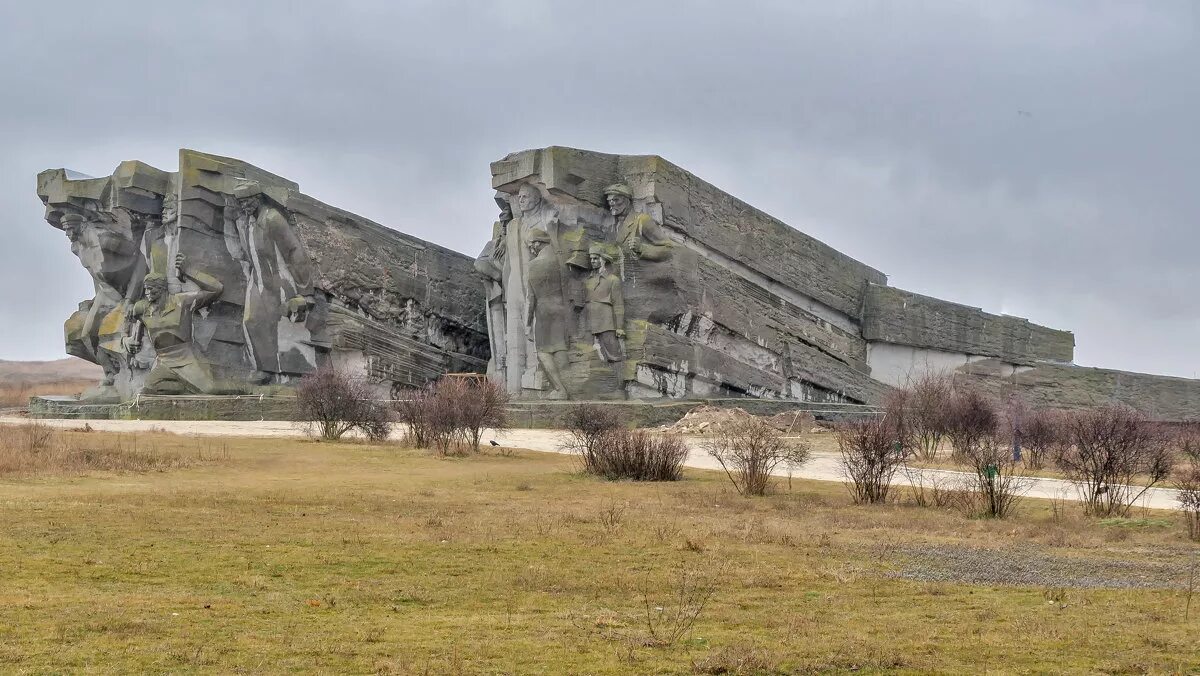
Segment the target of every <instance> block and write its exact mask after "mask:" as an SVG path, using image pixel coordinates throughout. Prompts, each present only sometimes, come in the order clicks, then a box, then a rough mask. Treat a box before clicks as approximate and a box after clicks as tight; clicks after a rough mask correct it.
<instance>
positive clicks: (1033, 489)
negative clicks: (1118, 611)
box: [0, 417, 1179, 509]
mask: <svg viewBox="0 0 1200 676" xmlns="http://www.w3.org/2000/svg"><path fill="white" fill-rule="evenodd" d="M28 422H30V421H29V419H27V418H7V417H3V418H0V424H15V425H20V424H24V423H28ZM41 422H44V423H46V424H48V425H53V426H55V427H66V428H72V427H82V426H83V425H84V424H85V423H86V424H88V425H90V426H91V427H92V429H94V430H97V431H103V432H150V431H162V432H171V433H173V434H181V435H185V436H219V437H300V436H303V435H304V433H303V431H301V430H300V429H299V428H297V427H296V425H295V424H294V423H290V422H281V421H276V420H246V421H240V420H239V421H234V420H86V421H84V420H60V419H45V420H41ZM394 436H395V435H394ZM491 439H495V440H496V441H497V442H498V443H500V444H501V445H504V446H511V447H513V448H525V449H529V450H531V451H546V452H550V453H562V452H564V451H563V450H562V449H561V445H562V441H563V432H562V431H561V430H526V429H514V430H507V431H505V432H502V433H500V434H499V435H494V434H491V433H488V434H485V435H484V440H491ZM687 442H688V447H689V448H690V450H691V452H690V454H689V455H688V459H687V466H688V467H695V468H698V469H715V470H719V469H720V465H718V464H717V462H716V461H715V460H713V459H712V457H710V456H709V455H708V454H707V453H705V452H704V451H703V450H702V449H701V448H700V440H698V439H688V440H687ZM779 474H780V475H781V476H782V475H783V474H784V472H779ZM919 474H920V476H921V477H922V480H923V481H925V482H926V483H927V484H928V483H929V482H931V481H933V480H938V481H941V482H943V483H949V482H953V481H961V480H964V479H965V478H967V477H968V475H967V474H965V473H963V472H953V471H946V470H933V469H923V470H919ZM794 476H795V477H796V478H798V479H813V480H816V481H838V482H841V481H843V480H844V479H843V477H842V470H841V465H840V462H839V459H838V456H837V454H834V453H828V452H825V453H819V452H818V453H813V455H812V458H811V459H810V460H809V461H808V462H806V463H805V464H804V465H803V466H802V467H800V468H798V469H797V470H796V471H795V472H794ZM1028 481H1029V487H1028V490H1027V491H1026V492H1025V495H1026V496H1028V497H1032V498H1055V499H1059V500H1066V501H1072V502H1073V501H1077V500H1078V499H1079V496H1078V494H1077V492H1076V490H1075V487H1074V486H1073V485H1072V484H1071V483H1070V482H1067V481H1063V480H1061V479H1046V478H1030V479H1029V480H1028ZM894 483H896V484H900V485H907V484H908V483H909V481H908V479H907V478H906V477H904V476H899V475H898V476H897V477H896V479H895V481H894ZM1176 495H1177V491H1175V490H1172V489H1169V488H1152V489H1150V490H1148V491H1146V493H1145V494H1144V495H1143V496H1142V498H1141V499H1140V500H1138V503H1137V506H1139V507H1145V508H1149V509H1178V508H1179V503H1178V501H1177V498H1176Z"/></svg>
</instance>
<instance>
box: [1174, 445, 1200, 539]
mask: <svg viewBox="0 0 1200 676" xmlns="http://www.w3.org/2000/svg"><path fill="white" fill-rule="evenodd" d="M1171 447H1172V450H1173V451H1174V452H1175V453H1176V454H1177V455H1176V457H1177V458H1179V459H1180V460H1181V463H1180V466H1179V468H1178V469H1177V470H1176V472H1175V479H1174V481H1173V482H1172V483H1173V484H1174V485H1175V489H1176V490H1178V491H1179V494H1178V496H1177V497H1176V499H1177V500H1178V501H1179V509H1180V510H1181V511H1182V512H1183V518H1184V521H1185V523H1187V531H1188V537H1189V538H1191V539H1192V540H1197V541H1200V430H1197V429H1196V428H1195V427H1192V426H1188V427H1185V428H1183V429H1181V430H1177V431H1176V432H1175V433H1174V434H1173V435H1172V437H1171Z"/></svg>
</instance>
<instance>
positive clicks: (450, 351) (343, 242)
mask: <svg viewBox="0 0 1200 676" xmlns="http://www.w3.org/2000/svg"><path fill="white" fill-rule="evenodd" d="M38 194H39V196H41V198H42V201H43V203H44V204H45V205H46V220H47V222H48V223H50V225H52V226H54V227H56V228H59V229H61V230H62V231H63V232H64V234H66V236H67V239H68V241H69V242H70V246H71V250H72V252H73V253H74V254H75V255H76V256H77V257H78V258H79V260H80V262H81V263H82V264H83V267H84V269H86V270H87V271H88V273H89V274H90V275H91V277H92V281H93V286H94V289H95V296H94V297H93V298H92V299H90V300H87V301H84V302H83V303H81V304H80V306H79V310H78V311H77V312H75V313H74V314H73V315H72V316H71V317H70V318H69V319H68V320H67V322H66V327H65V328H66V346H67V352H68V353H69V354H73V355H76V356H78V357H81V358H83V359H86V360H88V361H92V362H95V363H97V364H100V365H101V366H102V367H103V368H104V380H103V382H101V383H99V384H98V385H97V387H96V388H95V389H93V390H92V391H90V392H88V393H86V398H87V399H89V400H92V401H117V400H126V399H129V398H131V397H133V396H136V395H139V394H170V395H191V394H235V393H255V392H259V393H261V392H269V391H272V388H275V387H278V386H285V385H288V384H289V383H294V382H295V381H296V379H297V378H299V377H301V376H303V375H304V374H306V373H310V372H312V371H313V370H314V369H316V368H318V367H319V366H321V365H322V364H326V363H332V364H335V365H338V366H340V367H344V368H347V369H350V370H352V371H355V372H359V373H362V374H364V375H367V376H369V377H370V378H371V379H372V380H373V381H375V382H377V383H380V384H381V385H384V386H392V387H396V388H400V387H411V386H419V385H422V384H424V383H426V382H428V381H430V380H433V379H436V378H437V377H438V376H439V375H440V374H442V373H445V372H447V371H456V372H457V371H481V370H483V368H484V365H485V364H486V360H487V358H488V356H489V354H490V350H489V348H488V344H487V330H486V319H485V316H484V315H485V313H484V308H483V305H482V304H481V303H480V302H479V299H478V289H479V286H480V283H481V280H482V277H480V276H479V275H478V274H477V273H476V272H475V271H474V270H473V266H472V261H471V259H470V258H468V257H466V256H463V255H461V254H456V253H454V252H452V251H448V250H446V249H442V248H441V247H438V246H436V245H433V244H430V243H428V242H423V241H421V240H417V239H414V238H412V237H408V236H406V235H403V234H401V233H398V232H396V231H394V230H390V229H388V228H385V227H383V226H380V225H378V224H375V223H372V222H371V221H368V220H366V219H364V218H362V217H359V216H356V215H354V214H351V213H349V212H345V211H342V210H340V209H336V208H334V207H330V206H328V205H325V204H322V203H321V202H318V201H316V200H314V199H312V198H310V197H308V196H306V195H304V194H303V193H301V192H299V187H298V186H297V185H296V184H295V183H293V182H291V181H288V180H287V179H284V178H281V177H279V176H276V175H274V174H271V173H269V172H266V171H263V170H262V169H259V168H257V167H254V166H252V165H249V164H246V163H245V162H241V161H239V160H234V159H231V158H226V157H219V156H216V155H208V154H205V153H199V152H195V151H192V150H181V151H180V152H179V169H178V171H174V172H167V171H162V170H159V169H156V168H154V167H151V166H149V165H146V164H143V163H141V162H124V163H122V164H121V165H120V166H119V167H117V170H116V171H115V172H113V174H112V175H111V176H105V177H101V178H87V177H80V176H77V175H73V174H70V173H68V172H67V171H65V170H62V169H56V170H49V171H45V172H42V174H40V175H39V176H38Z"/></svg>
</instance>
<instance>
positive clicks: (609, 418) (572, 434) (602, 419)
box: [562, 404, 625, 464]
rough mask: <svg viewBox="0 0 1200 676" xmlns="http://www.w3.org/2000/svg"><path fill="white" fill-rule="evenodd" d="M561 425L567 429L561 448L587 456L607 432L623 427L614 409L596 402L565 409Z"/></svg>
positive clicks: (585, 458) (585, 459)
mask: <svg viewBox="0 0 1200 676" xmlns="http://www.w3.org/2000/svg"><path fill="white" fill-rule="evenodd" d="M563 426H564V427H565V428H566V430H567V439H566V441H565V442H563V446H562V448H563V450H566V451H572V452H574V453H578V454H580V455H582V456H584V462H585V464H586V462H587V457H588V456H590V455H591V454H592V452H593V451H594V450H595V448H596V444H597V443H599V441H600V439H601V438H603V437H604V435H605V434H608V433H609V432H611V431H613V430H615V429H619V428H621V427H624V426H625V424H624V420H622V419H621V416H620V414H619V413H617V411H616V409H614V408H613V407H611V406H601V405H598V404H576V405H574V406H572V407H570V408H569V409H567V414H566V417H565V420H564V421H563Z"/></svg>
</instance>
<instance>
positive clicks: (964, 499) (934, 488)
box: [900, 462, 973, 511]
mask: <svg viewBox="0 0 1200 676" xmlns="http://www.w3.org/2000/svg"><path fill="white" fill-rule="evenodd" d="M900 471H901V472H902V473H903V474H904V477H905V479H907V481H908V484H909V487H910V489H911V491H910V494H911V495H912V499H913V503H914V504H916V506H918V507H938V508H951V509H962V510H963V511H968V510H969V509H970V507H969V503H970V500H971V490H970V488H971V486H972V485H973V481H971V480H965V479H964V477H965V476H966V475H962V474H959V473H957V472H954V473H951V472H941V471H938V470H927V469H922V468H919V467H913V466H912V465H909V464H908V463H907V462H906V463H905V464H904V465H903V467H902V468H901V470H900Z"/></svg>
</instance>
